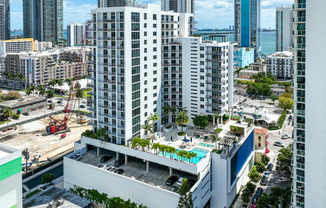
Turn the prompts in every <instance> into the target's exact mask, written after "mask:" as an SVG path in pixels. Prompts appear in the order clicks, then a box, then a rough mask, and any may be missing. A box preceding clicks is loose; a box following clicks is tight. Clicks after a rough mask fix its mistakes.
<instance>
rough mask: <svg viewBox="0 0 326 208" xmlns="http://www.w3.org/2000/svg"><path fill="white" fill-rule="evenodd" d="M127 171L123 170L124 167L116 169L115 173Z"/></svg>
mask: <svg viewBox="0 0 326 208" xmlns="http://www.w3.org/2000/svg"><path fill="white" fill-rule="evenodd" d="M124 172H125V171H124V170H123V169H121V168H120V169H116V170H115V171H114V173H117V174H122V173H124Z"/></svg>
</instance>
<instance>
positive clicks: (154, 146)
mask: <svg viewBox="0 0 326 208" xmlns="http://www.w3.org/2000/svg"><path fill="white" fill-rule="evenodd" d="M160 146H161V144H159V143H154V144H153V145H152V150H154V152H155V153H157V150H158V149H159V147H160Z"/></svg>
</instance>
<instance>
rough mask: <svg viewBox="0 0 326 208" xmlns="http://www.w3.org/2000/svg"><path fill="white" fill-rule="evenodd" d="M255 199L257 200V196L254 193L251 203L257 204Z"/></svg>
mask: <svg viewBox="0 0 326 208" xmlns="http://www.w3.org/2000/svg"><path fill="white" fill-rule="evenodd" d="M257 201H258V196H256V195H255V196H254V198H252V200H251V203H252V204H257Z"/></svg>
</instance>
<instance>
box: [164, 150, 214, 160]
mask: <svg viewBox="0 0 326 208" xmlns="http://www.w3.org/2000/svg"><path fill="white" fill-rule="evenodd" d="M177 151H178V152H179V151H181V150H177ZM188 152H194V153H196V154H197V157H195V158H193V159H191V160H190V162H191V163H194V164H197V163H199V161H200V160H201V159H203V157H205V156H206V155H207V153H208V152H209V150H205V149H201V148H198V147H195V148H194V149H193V150H191V151H188ZM160 155H162V153H160ZM165 156H166V157H170V153H166V154H165ZM172 158H174V159H178V160H182V161H186V162H189V160H187V159H184V158H179V157H178V156H177V154H172Z"/></svg>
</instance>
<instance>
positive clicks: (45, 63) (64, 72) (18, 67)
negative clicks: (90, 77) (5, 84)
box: [1, 47, 90, 85]
mask: <svg viewBox="0 0 326 208" xmlns="http://www.w3.org/2000/svg"><path fill="white" fill-rule="evenodd" d="M89 52H90V51H89V50H88V49H85V51H84V52H83V56H82V59H83V63H82V64H81V63H80V62H79V59H80V55H79V54H80V47H73V48H61V49H54V50H48V51H42V52H22V53H9V54H5V55H3V56H1V69H2V71H3V72H7V73H8V74H15V75H17V74H19V73H20V74H22V75H23V77H26V78H27V82H28V83H33V84H36V85H43V84H46V83H48V82H49V81H51V80H52V79H61V80H65V79H68V78H73V77H75V76H85V75H87V74H88V67H89V64H88V61H89V60H88V57H89V56H88V55H89Z"/></svg>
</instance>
